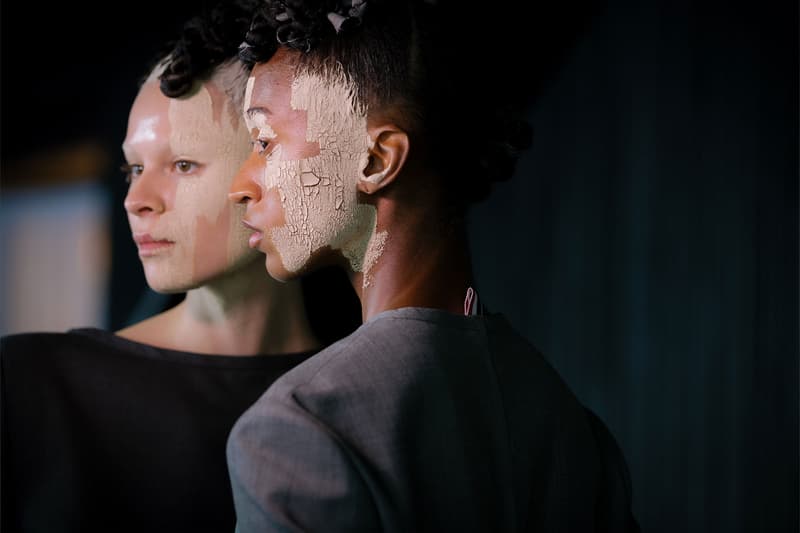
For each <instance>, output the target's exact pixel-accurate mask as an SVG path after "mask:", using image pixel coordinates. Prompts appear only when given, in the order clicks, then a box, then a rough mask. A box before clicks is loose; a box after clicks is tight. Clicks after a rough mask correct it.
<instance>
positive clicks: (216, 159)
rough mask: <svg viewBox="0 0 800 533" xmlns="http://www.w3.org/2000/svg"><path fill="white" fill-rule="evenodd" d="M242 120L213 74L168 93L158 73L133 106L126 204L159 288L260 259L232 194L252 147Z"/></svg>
mask: <svg viewBox="0 0 800 533" xmlns="http://www.w3.org/2000/svg"><path fill="white" fill-rule="evenodd" d="M225 68H240V67H238V65H237V66H229V67H225ZM240 117H241V114H240V112H239V110H238V109H234V105H233V104H232V103H231V101H230V99H229V98H228V97H227V96H226V95H225V93H224V92H223V91H222V90H221V89H220V88H219V86H218V85H217V84H216V83H215V82H214V81H213V79H212V81H208V82H206V83H203V84H202V85H201V86H199V87H198V88H197V89H196V90H195V91H193V92H192V93H190V95H188V96H185V97H181V98H168V97H166V96H164V95H163V94H162V93H161V91H160V89H159V85H158V79H157V77H156V76H155V75H153V76H151V77H150V78H149V79H148V80H147V82H145V83H144V85H143V86H142V87H141V89H140V91H139V93H138V95H137V97H136V100H135V101H134V103H133V106H132V108H131V111H130V115H129V119H128V129H127V134H126V136H125V141H124V142H123V145H122V149H123V152H124V154H125V159H126V161H127V170H128V178H129V181H130V185H129V188H128V194H127V196H126V197H125V209H126V211H127V213H128V222H129V224H130V227H131V232H132V233H133V239H134V241H135V242H136V245H137V247H138V250H139V258H140V259H141V261H142V265H143V267H144V272H145V276H146V277H147V282H148V284H149V285H150V287H151V288H152V289H153V290H155V291H158V292H167V293H171V292H184V291H187V290H190V289H193V288H196V287H199V286H201V285H204V284H206V283H209V282H211V281H213V280H215V279H218V278H220V277H223V276H225V275H227V274H229V273H231V272H234V271H236V270H237V269H238V268H240V267H241V266H243V265H245V264H247V263H249V262H251V261H253V260H256V258H257V254H255V253H254V252H253V251H252V250H249V249H248V246H247V232H246V231H245V230H244V228H243V227H242V225H241V217H242V213H243V211H244V209H242V208H240V207H236V206H232V205H231V204H230V202H229V201H228V199H227V192H228V188H229V187H230V184H231V181H232V180H233V176H234V174H235V173H236V171H237V170H238V168H239V166H240V165H241V163H242V162H243V161H244V160H245V158H246V157H247V155H248V153H249V150H250V145H249V139H248V133H247V128H246V127H245V125H244V123H243V122H242V121H241V118H240Z"/></svg>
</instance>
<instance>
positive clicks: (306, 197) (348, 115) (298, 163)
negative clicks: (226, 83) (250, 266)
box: [245, 74, 387, 287]
mask: <svg viewBox="0 0 800 533" xmlns="http://www.w3.org/2000/svg"><path fill="white" fill-rule="evenodd" d="M252 85H253V78H252V77H251V78H250V80H249V81H248V91H247V92H248V94H247V95H246V97H245V101H246V102H250V101H251V93H252ZM291 95H292V96H291V107H292V109H293V110H304V111H306V116H307V129H306V140H307V141H309V142H315V143H319V154H318V155H315V156H312V157H308V158H305V159H296V160H285V159H284V158H283V157H282V149H281V146H280V143H278V145H276V146H275V147H274V149H273V150H272V152H271V153H270V154H269V155H268V156H267V160H266V165H265V169H264V189H265V190H269V189H271V188H273V187H274V188H277V190H278V193H279V197H280V202H281V206H282V207H283V211H284V218H285V220H286V225H285V226H281V227H275V228H272V229H271V231H270V233H269V235H270V238H271V239H272V242H273V244H274V246H275V249H276V251H277V252H278V254H279V256H280V258H281V261H282V263H283V266H284V268H285V269H286V270H287V271H289V272H297V271H299V270H300V269H301V268H303V266H304V265H305V264H306V263H307V262H308V260H309V259H310V257H311V255H312V254H313V253H314V252H316V251H317V250H320V249H322V248H324V247H325V246H330V248H331V249H334V250H340V251H341V253H342V255H343V256H344V257H345V259H347V261H348V263H349V265H350V268H351V269H352V270H353V272H363V286H364V287H366V286H368V285H369V283H370V277H369V271H370V269H371V268H372V267H373V266H374V265H375V263H376V262H377V260H378V258H379V257H380V255H381V253H382V251H383V248H384V245H385V243H386V239H387V232H386V231H381V232H378V231H377V211H376V209H375V207H374V206H372V205H369V204H361V203H358V190H357V183H358V180H359V179H367V178H364V177H363V171H364V169H365V168H366V166H367V163H368V161H369V148H370V147H371V146H372V144H373V141H372V140H371V139H370V137H369V135H368V134H367V119H366V113H364V112H363V111H361V110H359V109H358V107H357V106H356V105H355V103H354V101H353V96H352V91H351V89H350V87H349V85H348V84H347V83H346V82H345V81H344V79H343V77H342V78H341V79H339V80H336V81H334V82H331V81H328V80H324V79H321V78H320V77H318V76H313V75H307V74H299V75H298V76H297V77H296V78H295V80H294V81H293V83H292V90H291ZM251 125H252V126H253V127H256V128H257V129H258V130H259V138H262V139H270V138H274V137H275V134H274V132H273V131H272V129H271V128H270V127H269V124H268V123H267V121H266V119H265V117H263V116H261V115H257V116H255V117H253V119H252V122H251ZM373 179H374V178H373Z"/></svg>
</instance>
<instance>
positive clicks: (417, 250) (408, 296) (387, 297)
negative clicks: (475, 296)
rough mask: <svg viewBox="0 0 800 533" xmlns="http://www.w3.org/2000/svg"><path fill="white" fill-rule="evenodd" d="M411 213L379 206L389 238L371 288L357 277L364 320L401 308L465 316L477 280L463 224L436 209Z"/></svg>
mask: <svg viewBox="0 0 800 533" xmlns="http://www.w3.org/2000/svg"><path fill="white" fill-rule="evenodd" d="M380 204H383V205H380ZM404 211H405V212H406V214H403V212H404ZM408 211H411V210H408V209H402V208H401V209H397V207H396V205H395V204H393V203H392V202H391V201H388V200H382V201H380V202H379V205H378V229H377V231H380V230H381V229H385V230H386V231H387V233H388V236H387V239H386V241H385V243H384V246H383V253H382V254H381V256H380V257H379V258H378V260H377V262H376V263H375V265H374V266H373V267H372V269H371V270H370V271H369V272H367V273H366V278H367V283H364V275H363V274H362V273H356V274H354V275H353V276H351V281H352V283H353V286H354V287H355V289H356V292H357V293H358V295H359V298H360V300H361V314H362V318H363V320H364V321H367V320H369V319H370V318H371V317H373V316H375V315H377V314H378V313H381V312H383V311H388V310H391V309H399V308H401V307H427V308H433V309H442V310H446V311H450V312H452V313H457V314H463V312H464V297H465V294H466V291H467V288H468V287H470V286H471V285H472V280H473V277H472V265H471V261H470V254H469V244H468V240H467V235H466V228H465V225H464V223H463V221H462V220H458V221H450V220H446V219H444V218H442V216H441V214H440V213H439V212H437V211H436V210H429V211H428V213H427V214H424V213H423V214H422V215H419V214H418V213H413V214H412V216H409V215H408V214H407V212H408Z"/></svg>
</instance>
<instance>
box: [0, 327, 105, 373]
mask: <svg viewBox="0 0 800 533" xmlns="http://www.w3.org/2000/svg"><path fill="white" fill-rule="evenodd" d="M94 331H95V330H93V329H91V328H87V329H78V330H70V331H67V332H34V333H15V334H11V335H5V336H3V337H0V359H2V361H3V365H4V366H6V365H8V364H23V363H28V364H35V363H40V362H41V361H42V359H52V358H54V357H59V356H61V355H64V354H68V353H70V352H76V353H83V352H84V351H85V348H86V347H87V346H96V345H97V340H96V338H95V337H94V336H93V335H92V333H91V332H94ZM96 331H100V330H96Z"/></svg>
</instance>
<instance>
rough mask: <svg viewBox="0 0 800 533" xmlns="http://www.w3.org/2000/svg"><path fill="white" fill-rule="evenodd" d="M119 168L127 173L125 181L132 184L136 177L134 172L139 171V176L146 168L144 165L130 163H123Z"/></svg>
mask: <svg viewBox="0 0 800 533" xmlns="http://www.w3.org/2000/svg"><path fill="white" fill-rule="evenodd" d="M119 169H120V170H121V171H122V173H123V174H124V175H125V183H127V184H129V185H130V183H131V181H133V178H134V177H135V176H134V175H133V174H134V172H136V173H137V174H136V175H137V176H138V175H139V174H141V173H142V170H144V167H143V165H128V164H125V165H122V166H121V167H119Z"/></svg>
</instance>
